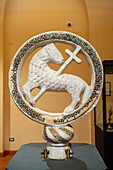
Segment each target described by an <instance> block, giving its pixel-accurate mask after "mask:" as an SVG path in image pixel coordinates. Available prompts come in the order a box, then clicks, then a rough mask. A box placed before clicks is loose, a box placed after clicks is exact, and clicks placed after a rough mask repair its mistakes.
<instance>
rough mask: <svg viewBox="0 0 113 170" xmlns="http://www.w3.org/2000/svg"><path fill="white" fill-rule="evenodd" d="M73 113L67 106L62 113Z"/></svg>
mask: <svg viewBox="0 0 113 170" xmlns="http://www.w3.org/2000/svg"><path fill="white" fill-rule="evenodd" d="M73 111H74V109H73V108H72V107H70V106H68V107H66V108H65V109H64V113H72V112H73Z"/></svg>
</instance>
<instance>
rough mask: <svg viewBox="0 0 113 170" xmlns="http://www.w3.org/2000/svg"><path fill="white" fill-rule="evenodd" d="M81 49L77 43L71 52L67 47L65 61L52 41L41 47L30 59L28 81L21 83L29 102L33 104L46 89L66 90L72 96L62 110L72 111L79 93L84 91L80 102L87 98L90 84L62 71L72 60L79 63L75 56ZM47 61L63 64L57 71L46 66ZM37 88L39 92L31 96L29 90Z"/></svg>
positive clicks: (78, 98) (77, 101) (77, 100)
mask: <svg viewBox="0 0 113 170" xmlns="http://www.w3.org/2000/svg"><path fill="white" fill-rule="evenodd" d="M80 50H81V47H80V46H79V45H77V47H76V49H75V51H74V52H73V53H72V52H70V51H69V50H68V49H66V50H65V52H66V53H67V54H68V55H69V56H70V57H69V58H68V59H67V60H66V61H65V62H64V58H63V56H62V54H61V53H60V51H59V50H58V49H57V48H56V46H55V44H54V43H50V44H47V45H45V46H44V47H42V49H41V50H39V51H38V52H37V53H36V54H35V55H34V56H33V58H32V59H31V61H30V64H29V71H28V81H27V82H26V83H25V84H24V85H23V87H22V92H23V94H25V95H27V97H28V98H29V100H30V103H31V104H32V105H34V104H35V103H36V102H37V100H38V99H39V98H40V97H41V96H42V95H43V94H44V93H45V92H46V91H53V92H54V91H55V92H68V93H69V94H70V95H71V97H72V102H71V104H70V105H69V106H68V107H66V108H65V109H64V112H67V113H68V112H73V111H74V108H75V106H76V105H77V104H78V103H79V101H80V95H81V93H83V92H84V94H83V97H82V103H84V101H85V100H86V99H87V97H88V94H89V92H90V86H89V85H88V84H87V83H86V82H85V81H84V80H82V79H81V78H80V77H78V76H74V75H71V74H65V73H63V70H64V69H65V68H66V67H67V66H68V64H70V62H71V61H72V60H75V61H76V62H77V63H81V60H80V59H79V58H78V57H77V56H76V55H77V54H78V53H79V52H80ZM48 63H54V64H57V65H61V64H63V65H62V66H61V67H60V69H59V70H58V71H54V70H53V69H51V68H50V67H49V66H48ZM34 88H39V89H40V92H39V93H38V94H37V95H36V96H35V97H33V96H32V94H31V90H32V89H34Z"/></svg>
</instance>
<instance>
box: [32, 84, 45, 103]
mask: <svg viewBox="0 0 113 170" xmlns="http://www.w3.org/2000/svg"><path fill="white" fill-rule="evenodd" d="M45 91H46V88H45V87H42V88H41V89H40V92H39V93H38V94H37V95H36V96H35V97H33V98H32V99H31V100H30V103H31V104H35V103H36V101H37V100H38V99H39V98H40V97H41V96H42V95H43V94H44V93H45Z"/></svg>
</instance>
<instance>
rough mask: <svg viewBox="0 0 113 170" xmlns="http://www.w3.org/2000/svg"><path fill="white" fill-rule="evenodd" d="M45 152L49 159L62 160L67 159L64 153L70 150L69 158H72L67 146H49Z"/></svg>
mask: <svg viewBox="0 0 113 170" xmlns="http://www.w3.org/2000/svg"><path fill="white" fill-rule="evenodd" d="M46 149H47V151H48V152H49V154H48V158H49V159H57V160H62V159H66V158H67V154H66V151H67V150H68V149H69V150H70V157H72V150H71V149H70V147H69V146H68V145H64V146H63V145H58V144H56V145H49V144H48V146H47V148H46Z"/></svg>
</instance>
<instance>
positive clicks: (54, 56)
mask: <svg viewBox="0 0 113 170" xmlns="http://www.w3.org/2000/svg"><path fill="white" fill-rule="evenodd" d="M43 48H45V49H46V51H47V54H48V61H49V63H54V64H57V65H61V64H62V63H63V62H64V58H63V56H62V54H61V53H60V51H59V50H58V49H57V48H56V46H55V44H54V43H50V44H48V45H46V46H45V47H43Z"/></svg>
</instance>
